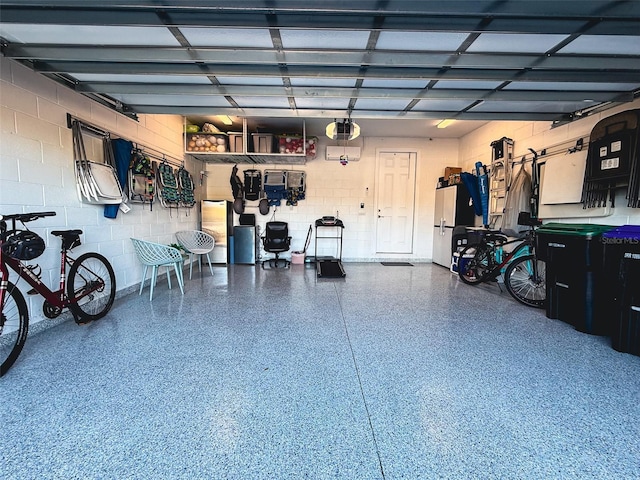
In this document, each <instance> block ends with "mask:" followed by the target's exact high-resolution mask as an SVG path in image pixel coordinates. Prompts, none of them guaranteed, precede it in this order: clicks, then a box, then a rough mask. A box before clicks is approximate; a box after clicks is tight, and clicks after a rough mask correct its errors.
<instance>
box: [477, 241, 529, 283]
mask: <svg viewBox="0 0 640 480" xmlns="http://www.w3.org/2000/svg"><path fill="white" fill-rule="evenodd" d="M517 242H520V244H519V245H517V246H516V247H515V248H514V249H513V250H511V251H510V252H508V253H506V254H504V255H503V256H502V259H501V260H500V261H498V259H497V258H496V257H497V255H496V253H497V252H498V249H500V251H501V252H504V250H503V247H504V246H505V245H511V244H513V243H517ZM489 243H492V242H491V241H489V242H487V244H489ZM534 244H535V241H534V239H533V238H532V237H530V236H528V237H526V238H524V239H516V240H509V241H507V242H503V243H494V244H493V245H492V246H491V251H492V254H493V258H494V260H495V261H496V264H495V265H493V266H492V268H491V270H490V271H489V273H488V275H487V276H486V277H487V278H495V277H497V276H498V275H499V274H501V273H502V271H503V269H504V268H505V267H506V266H507V265H508V264H509V262H510V261H511V260H513V259H514V258H516V257H518V256H520V255H521V254H522V251H523V250H524V249H525V248H528V249H529V253H531V250H532V248H533V247H534ZM525 255H526V253H525Z"/></svg>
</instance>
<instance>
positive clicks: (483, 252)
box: [458, 213, 547, 308]
mask: <svg viewBox="0 0 640 480" xmlns="http://www.w3.org/2000/svg"><path fill="white" fill-rule="evenodd" d="M518 223H519V224H520V225H526V226H528V227H529V230H528V231H527V232H526V234H525V236H524V237H523V238H517V239H514V240H509V238H508V237H507V236H506V235H504V234H503V233H500V232H495V231H487V232H486V233H485V234H484V235H483V236H482V240H481V241H480V242H477V243H474V244H470V245H468V246H467V247H466V248H465V249H464V250H463V251H462V252H460V260H459V265H458V275H459V276H460V279H461V280H462V281H463V282H464V283H466V284H468V285H477V284H479V283H483V282H491V281H495V280H497V279H498V278H499V277H500V275H502V276H503V278H504V285H505V286H506V287H507V291H508V292H509V294H511V296H512V297H513V298H515V299H516V300H517V301H519V302H520V303H523V304H525V305H528V306H530V307H535V308H544V307H545V302H546V297H547V293H546V280H545V275H546V265H545V263H544V262H543V261H542V260H540V259H539V258H538V257H537V255H536V227H538V226H540V225H541V222H540V221H539V220H537V219H532V218H531V217H530V215H529V214H523V213H521V214H520V216H519V217H518ZM510 246H513V248H512V249H511V250H510V251H509V248H510Z"/></svg>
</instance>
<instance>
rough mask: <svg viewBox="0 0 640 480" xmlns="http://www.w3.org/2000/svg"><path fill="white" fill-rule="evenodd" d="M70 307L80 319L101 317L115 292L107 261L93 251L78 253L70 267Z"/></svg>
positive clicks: (111, 272)
mask: <svg viewBox="0 0 640 480" xmlns="http://www.w3.org/2000/svg"><path fill="white" fill-rule="evenodd" d="M67 296H68V297H69V302H70V303H69V310H71V311H72V312H73V314H74V315H75V316H76V317H77V319H78V321H79V322H80V323H84V322H90V321H92V320H98V319H99V318H102V317H104V316H105V315H106V314H107V312H108V311H109V309H110V308H111V305H113V299H114V298H115V296H116V276H115V274H114V273H113V268H111V264H110V263H109V261H108V260H107V259H106V258H104V257H103V256H102V255H100V254H98V253H94V252H90V253H85V254H83V255H80V256H79V257H78V259H77V260H76V261H75V262H73V265H71V268H70V269H69V279H68V282H67Z"/></svg>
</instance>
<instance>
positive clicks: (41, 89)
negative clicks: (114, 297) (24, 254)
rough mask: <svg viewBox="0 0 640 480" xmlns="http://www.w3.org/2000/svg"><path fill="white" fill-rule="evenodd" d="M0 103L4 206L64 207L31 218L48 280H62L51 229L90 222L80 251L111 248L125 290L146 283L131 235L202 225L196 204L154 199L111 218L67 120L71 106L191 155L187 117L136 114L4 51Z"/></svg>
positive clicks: (189, 164)
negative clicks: (171, 204) (79, 171)
mask: <svg viewBox="0 0 640 480" xmlns="http://www.w3.org/2000/svg"><path fill="white" fill-rule="evenodd" d="M0 104H1V106H0V213H4V214H11V213H22V212H29V211H55V212H56V213H57V215H56V216H55V217H48V218H45V219H41V220H38V221H35V222H31V223H30V224H29V225H28V226H29V228H30V229H32V230H34V231H36V232H37V233H38V234H40V235H41V236H42V237H43V238H45V240H46V242H47V247H48V248H47V250H46V251H45V253H44V254H43V255H42V256H41V257H39V258H37V259H35V260H34V261H33V262H34V263H36V262H37V263H38V264H39V265H40V266H41V268H42V271H43V276H42V278H43V281H44V282H45V283H46V284H47V285H48V286H50V287H52V286H57V283H58V275H59V273H58V268H59V266H58V261H59V260H58V258H59V257H58V256H59V250H58V249H59V240H58V239H57V238H55V237H52V236H51V235H49V231H50V230H53V229H71V228H80V229H82V230H83V232H84V234H83V235H82V241H83V245H82V246H80V247H78V248H76V249H74V253H75V254H78V255H79V254H81V253H83V252H85V251H97V252H99V253H101V254H103V255H105V256H106V257H107V258H108V259H109V261H110V262H111V263H112V265H113V267H114V270H115V273H116V282H117V288H118V291H119V292H124V291H126V290H131V287H132V286H134V285H136V284H137V283H139V282H140V279H141V274H142V268H141V267H140V265H139V263H138V261H137V259H136V257H135V254H134V252H133V248H132V245H131V241H130V240H129V238H130V237H137V238H142V239H146V240H150V241H155V242H160V243H166V244H169V243H172V242H175V236H174V232H176V231H178V230H181V229H193V228H196V226H197V223H198V214H197V209H195V208H194V209H191V210H186V209H179V210H175V209H173V210H168V209H165V208H162V207H161V206H160V204H159V202H156V203H154V206H153V210H152V211H151V210H150V208H149V205H140V204H132V205H131V211H130V212H128V213H127V214H123V213H122V212H119V213H118V216H117V218H116V219H107V218H105V217H104V216H103V210H104V208H103V207H102V206H98V205H89V204H85V203H82V202H81V201H80V199H79V197H78V194H77V192H76V180H75V171H74V160H73V144H72V135H71V130H70V129H69V128H67V113H70V114H72V115H74V116H76V117H78V118H81V119H83V120H86V121H87V122H90V123H92V124H94V125H96V126H98V127H101V128H103V129H105V130H108V131H110V132H112V133H113V134H114V138H116V137H118V136H120V137H122V138H126V139H128V140H131V141H133V142H135V143H137V144H139V145H140V146H147V147H151V148H153V149H154V150H157V151H160V152H164V153H165V154H166V155H168V156H170V157H171V158H175V159H177V160H183V158H184V154H183V139H182V125H183V120H182V117H179V116H162V115H153V116H149V115H140V117H139V121H134V120H132V119H129V118H127V117H125V116H123V115H120V114H117V113H115V112H113V111H112V110H110V109H107V108H106V107H104V106H102V105H100V104H98V103H96V102H93V101H91V100H89V99H87V98H86V97H84V96H82V95H79V94H77V93H75V92H73V91H72V90H71V89H69V88H66V87H64V86H62V85H59V84H57V83H56V82H53V81H51V80H49V79H47V78H45V77H43V76H41V75H37V74H35V73H34V72H32V71H31V70H29V69H27V68H25V67H24V66H22V65H20V64H18V63H15V62H13V61H10V60H7V59H4V58H0ZM99 144H100V143H99V142H87V148H88V152H87V154H88V156H91V155H94V154H96V152H95V149H96V145H98V146H99ZM97 148H99V147H97ZM185 166H186V168H187V169H188V170H189V171H190V172H191V173H192V174H193V175H194V177H196V178H197V176H198V175H197V174H198V173H199V171H200V170H201V164H200V163H199V162H193V161H192V160H191V159H189V158H188V159H186V164H185ZM196 183H197V184H198V185H199V182H196ZM196 193H197V195H198V196H200V194H201V192H200V191H197V192H196ZM11 278H12V279H13V280H16V279H17V276H16V275H15V274H12V275H11ZM22 285H23V286H24V285H26V284H25V283H24V282H22ZM27 298H28V300H29V301H30V313H31V316H32V321H38V320H41V319H42V318H43V317H42V313H41V311H42V308H41V307H42V298H41V297H40V296H29V297H27Z"/></svg>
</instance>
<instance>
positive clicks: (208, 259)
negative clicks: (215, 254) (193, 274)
mask: <svg viewBox="0 0 640 480" xmlns="http://www.w3.org/2000/svg"><path fill="white" fill-rule="evenodd" d="M207 262H209V270H211V276H213V267H212V266H211V258H209V253H208V252H207Z"/></svg>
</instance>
